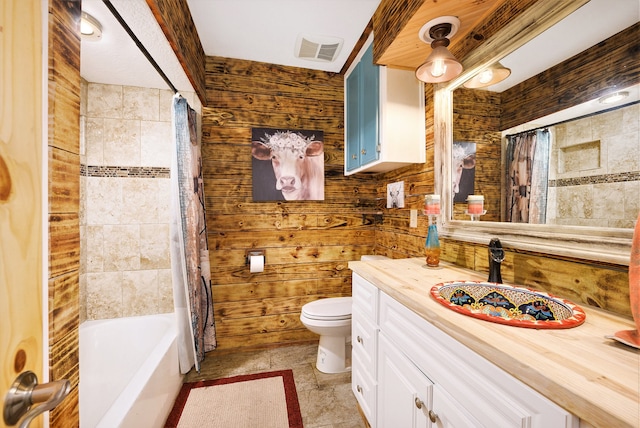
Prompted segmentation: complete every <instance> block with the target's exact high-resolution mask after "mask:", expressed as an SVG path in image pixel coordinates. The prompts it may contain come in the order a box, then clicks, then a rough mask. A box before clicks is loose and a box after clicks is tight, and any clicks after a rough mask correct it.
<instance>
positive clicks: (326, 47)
mask: <svg viewBox="0 0 640 428" xmlns="http://www.w3.org/2000/svg"><path fill="white" fill-rule="evenodd" d="M343 42H344V40H342V39H341V38H339V37H325V36H308V35H302V34H301V35H298V39H297V40H296V56H297V57H298V58H301V59H308V60H310V61H322V62H332V61H333V60H335V59H336V57H337V56H338V54H339V53H340V49H342V44H343Z"/></svg>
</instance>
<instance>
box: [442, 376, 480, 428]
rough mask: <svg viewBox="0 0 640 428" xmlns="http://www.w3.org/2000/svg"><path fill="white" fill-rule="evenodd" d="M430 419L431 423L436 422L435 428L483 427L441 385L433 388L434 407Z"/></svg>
mask: <svg viewBox="0 0 640 428" xmlns="http://www.w3.org/2000/svg"><path fill="white" fill-rule="evenodd" d="M430 419H431V421H434V420H435V422H434V423H433V425H431V426H432V427H434V428H478V427H481V426H483V425H482V424H481V423H480V422H479V421H478V420H477V419H475V418H473V417H472V416H471V415H469V414H468V413H467V412H466V410H465V409H464V408H463V407H462V406H461V405H460V403H458V402H457V401H455V400H454V399H453V397H451V396H450V395H449V394H447V392H446V391H445V390H444V389H442V388H441V387H440V385H434V388H433V406H432V407H431V414H430Z"/></svg>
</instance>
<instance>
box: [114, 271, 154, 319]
mask: <svg viewBox="0 0 640 428" xmlns="http://www.w3.org/2000/svg"><path fill="white" fill-rule="evenodd" d="M122 301H123V307H122V315H123V316H125V317H133V316H139V315H151V314H156V313H158V272H157V271H155V270H138V271H128V272H123V273H122Z"/></svg>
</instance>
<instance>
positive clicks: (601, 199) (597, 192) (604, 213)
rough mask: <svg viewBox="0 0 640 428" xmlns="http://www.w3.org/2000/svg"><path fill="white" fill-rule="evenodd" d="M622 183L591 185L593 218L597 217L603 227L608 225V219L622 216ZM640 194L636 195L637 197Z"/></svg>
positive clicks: (621, 217) (617, 218)
mask: <svg viewBox="0 0 640 428" xmlns="http://www.w3.org/2000/svg"><path fill="white" fill-rule="evenodd" d="M624 184H625V183H603V184H594V185H593V200H594V201H596V202H595V203H594V204H593V218H594V219H599V220H600V221H601V222H602V223H601V224H602V226H603V227H608V226H609V221H612V220H621V219H623V218H624ZM638 197H640V195H637V197H636V199H638Z"/></svg>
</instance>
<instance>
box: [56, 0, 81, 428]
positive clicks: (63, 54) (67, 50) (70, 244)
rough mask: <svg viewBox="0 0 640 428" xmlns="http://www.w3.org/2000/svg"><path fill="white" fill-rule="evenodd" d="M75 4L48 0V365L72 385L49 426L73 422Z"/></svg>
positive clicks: (77, 143) (76, 292) (76, 302)
mask: <svg viewBox="0 0 640 428" xmlns="http://www.w3.org/2000/svg"><path fill="white" fill-rule="evenodd" d="M80 6H81V3H80V2H75V1H64V0H50V1H49V72H48V75H49V78H48V89H49V101H48V109H49V129H48V157H49V160H48V162H49V177H48V182H49V369H50V378H51V380H57V379H69V381H70V382H71V386H72V390H71V393H70V394H69V396H68V397H67V398H65V400H64V401H63V402H62V403H61V404H60V405H59V406H58V407H56V408H55V409H53V410H52V411H51V414H50V426H51V427H77V426H78V424H79V413H78V398H79V395H78V381H79V335H78V333H79V330H78V328H79V321H80V318H79V310H80V301H79V294H80V285H79V284H80V283H79V277H80V276H79V272H80V221H79V207H80V32H79V29H78V25H77V23H78V22H79V21H80V12H81V10H80Z"/></svg>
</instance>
